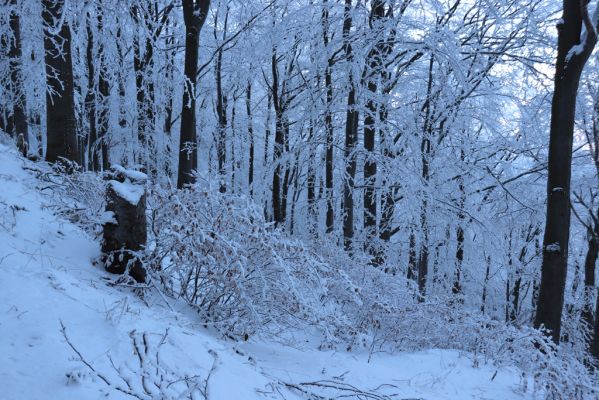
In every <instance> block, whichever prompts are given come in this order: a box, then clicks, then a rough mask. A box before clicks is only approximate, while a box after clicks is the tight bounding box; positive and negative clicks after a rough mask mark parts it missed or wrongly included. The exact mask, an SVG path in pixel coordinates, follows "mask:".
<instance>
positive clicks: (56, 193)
mask: <svg viewBox="0 0 599 400" xmlns="http://www.w3.org/2000/svg"><path fill="white" fill-rule="evenodd" d="M28 169H29V170H31V171H33V172H34V173H35V174H36V175H37V177H38V179H39V181H40V183H39V186H38V187H39V189H40V190H41V191H42V192H45V193H47V194H49V195H50V196H51V197H52V202H51V203H50V204H49V206H50V207H52V208H53V209H54V212H55V213H56V214H57V215H61V216H63V217H64V218H66V219H67V220H69V221H71V222H73V223H76V224H77V225H79V226H80V227H82V228H83V229H84V230H85V231H86V232H87V233H88V234H90V235H92V236H98V235H99V234H100V232H101V225H102V223H103V222H104V220H105V218H106V215H105V212H104V206H105V196H104V192H105V186H106V183H105V182H104V181H103V180H102V175H100V174H97V173H94V172H83V171H80V170H79V169H78V168H70V171H69V173H66V172H65V165H60V164H56V165H54V166H51V165H49V164H46V163H35V164H34V163H29V168H28Z"/></svg>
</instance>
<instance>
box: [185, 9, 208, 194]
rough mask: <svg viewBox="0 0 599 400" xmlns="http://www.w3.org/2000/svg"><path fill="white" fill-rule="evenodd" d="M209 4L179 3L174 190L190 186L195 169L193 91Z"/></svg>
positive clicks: (193, 179)
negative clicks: (181, 55) (180, 70)
mask: <svg viewBox="0 0 599 400" xmlns="http://www.w3.org/2000/svg"><path fill="white" fill-rule="evenodd" d="M209 8H210V0H195V1H194V0H183V19H184V20H185V88H184V90H183V104H182V110H181V136H180V146H179V171H178V175H177V187H178V188H179V189H181V188H182V187H184V186H185V185H187V184H192V183H194V181H195V178H194V176H193V174H192V172H193V170H194V169H195V168H196V167H197V165H196V163H195V161H196V160H197V151H198V150H197V147H196V117H195V105H196V100H195V88H196V81H197V73H198V51H199V44H200V30H201V29H202V26H203V25H204V22H205V21H206V17H207V16H208V9H209Z"/></svg>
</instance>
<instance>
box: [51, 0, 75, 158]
mask: <svg viewBox="0 0 599 400" xmlns="http://www.w3.org/2000/svg"><path fill="white" fill-rule="evenodd" d="M64 4H65V1H64V0H42V5H43V12H42V16H43V18H44V23H45V26H46V29H45V34H44V49H45V53H46V56H45V60H46V84H47V86H48V90H47V91H46V132H47V138H48V148H47V151H46V160H47V161H48V162H52V163H54V162H57V161H59V160H60V158H65V159H67V160H70V161H74V162H79V160H80V158H79V152H78V150H79V148H78V141H77V130H76V125H75V122H76V121H75V102H74V85H73V62H72V58H71V29H70V28H69V24H68V22H67V21H66V20H65V19H63V18H62V14H63V12H64V10H63V8H64ZM56 21H59V22H62V25H61V26H60V27H56V26H54V24H55V22H56ZM57 28H60V29H57ZM56 31H58V34H57V35H56V34H54V33H53V32H56ZM55 43H62V46H61V49H57V48H56V46H55Z"/></svg>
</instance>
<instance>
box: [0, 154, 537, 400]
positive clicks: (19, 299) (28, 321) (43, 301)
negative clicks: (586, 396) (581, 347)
mask: <svg viewBox="0 0 599 400" xmlns="http://www.w3.org/2000/svg"><path fill="white" fill-rule="evenodd" d="M32 166H33V164H30V163H29V161H26V160H23V159H22V158H19V157H18V156H17V155H16V151H13V149H10V148H8V147H7V146H4V145H1V144H0V188H1V189H0V399H1V400H23V399H28V400H35V399H55V400H62V399H82V400H83V399H101V398H102V399H105V398H109V399H131V398H139V399H171V398H172V399H175V398H190V397H191V398H194V399H196V398H197V399H202V398H204V399H211V400H220V399H223V400H225V399H231V400H233V399H239V400H252V399H317V398H342V397H343V398H350V399H351V398H354V399H427V400H449V399H455V400H468V399H497V400H503V399H505V400H509V399H532V398H533V397H534V396H533V393H532V387H531V386H532V385H531V384H530V382H529V378H527V377H523V375H522V373H521V372H520V371H519V370H517V369H516V368H506V367H502V368H497V367H495V366H493V364H492V363H491V362H488V363H478V365H477V363H476V362H474V361H473V359H474V358H473V357H472V356H471V355H469V354H467V353H462V352H458V351H452V350H437V349H430V350H426V351H420V352H410V353H408V352H404V353H396V354H389V353H374V354H369V353H368V352H367V351H365V350H358V351H352V352H344V351H333V350H329V351H319V350H316V347H317V346H316V345H315V344H314V343H312V341H310V340H306V339H305V338H303V339H298V340H297V341H296V343H295V344H294V345H290V344H282V343H270V342H266V341H261V340H260V339H258V338H250V340H249V341H247V342H235V341H232V340H227V339H223V338H222V337H221V335H219V334H218V333H216V332H213V331H211V330H209V329H207V328H205V327H203V326H202V324H201V323H200V322H199V321H198V320H197V319H196V318H194V316H195V314H194V312H193V311H192V310H191V309H190V308H189V306H188V305H187V304H186V303H185V302H178V301H176V300H175V299H171V298H166V297H163V296H161V295H159V293H158V292H156V291H144V293H143V295H139V293H136V292H135V291H134V290H132V289H131V288H128V287H123V286H118V285H114V284H113V282H114V276H111V275H109V274H107V273H106V272H105V271H104V270H103V267H102V266H100V265H95V264H94V260H95V259H97V257H98V256H99V255H100V250H99V243H97V242H96V241H94V240H93V239H92V238H90V237H89V236H88V235H87V234H86V233H85V232H83V231H82V230H81V229H80V228H79V227H77V226H75V225H74V224H72V223H70V222H68V221H66V220H63V219H61V218H60V217H59V216H56V215H55V214H54V213H53V209H54V207H53V204H52V202H53V197H52V196H49V195H47V194H45V192H44V191H43V190H40V182H39V181H37V180H36V178H35V177H34V176H33V175H32V174H31V173H30V172H28V171H27V168H28V167H32ZM318 396H322V397H318Z"/></svg>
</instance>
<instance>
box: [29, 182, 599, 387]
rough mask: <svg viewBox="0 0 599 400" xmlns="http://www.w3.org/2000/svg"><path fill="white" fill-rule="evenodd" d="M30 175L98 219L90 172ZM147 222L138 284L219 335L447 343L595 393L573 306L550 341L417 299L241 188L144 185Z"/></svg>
mask: <svg viewBox="0 0 599 400" xmlns="http://www.w3.org/2000/svg"><path fill="white" fill-rule="evenodd" d="M40 175H41V176H44V177H45V179H44V181H45V182H46V183H48V182H53V186H54V190H59V193H60V194H61V196H60V197H61V199H60V201H58V202H57V204H58V206H57V207H58V211H59V212H61V213H64V214H65V215H66V216H68V217H69V218H70V219H72V220H75V221H76V222H78V223H79V224H81V225H82V226H84V227H86V228H87V229H88V230H89V231H90V232H93V229H90V227H92V226H93V225H94V224H99V223H101V219H102V212H103V207H104V205H103V199H104V196H103V191H104V184H103V182H102V180H101V179H100V178H98V177H96V176H94V175H92V174H82V173H74V174H71V175H69V176H64V177H62V178H60V179H59V177H57V176H54V175H52V174H50V175H48V174H46V175H44V173H41V172H40ZM67 193H68V194H69V195H68V196H64V197H62V195H63V194H67ZM74 197H76V198H77V201H74V200H72V199H73V198H74ZM148 224H149V232H148V233H149V241H148V246H147V248H146V251H145V254H144V255H143V257H144V262H145V264H146V268H147V269H148V270H149V271H150V276H151V279H152V280H153V285H147V287H158V288H160V289H161V290H162V291H164V292H165V293H166V294H168V295H170V296H173V297H177V298H181V299H184V300H185V301H186V302H187V303H188V304H190V305H191V306H192V307H193V308H194V309H196V310H197V313H198V315H199V318H201V319H202V321H203V322H205V323H206V325H209V326H213V327H216V328H217V329H218V330H219V331H220V332H221V333H223V334H224V335H226V336H228V337H232V338H235V339H244V338H247V337H249V336H253V335H256V336H261V337H263V338H268V339H271V340H272V339H279V340H285V339H291V340H292V338H293V337H294V335H295V334H297V333H302V334H307V335H310V336H312V337H314V334H316V335H317V336H319V337H320V338H321V347H322V348H340V349H346V350H359V349H362V350H366V351H368V352H370V353H371V354H374V353H376V352H379V351H393V350H419V349H426V348H446V349H457V350H462V351H465V352H467V353H468V354H471V355H472V357H473V363H474V364H475V365H477V364H480V363H494V364H495V365H497V367H498V368H501V367H507V366H512V365H517V366H518V367H520V368H521V369H522V370H523V371H525V372H527V373H528V376H529V377H532V378H527V377H523V383H522V385H523V386H525V385H527V384H532V385H534V388H535V390H536V393H537V394H538V396H539V398H550V399H586V398H593V396H597V395H599V393H598V392H597V389H596V387H595V386H594V383H593V379H592V376H591V375H590V373H589V371H588V369H587V368H586V367H585V364H584V354H585V352H584V349H583V348H582V347H581V345H580V342H581V338H582V337H583V335H584V332H579V331H578V330H577V329H576V326H579V325H578V324H576V322H575V321H574V320H571V319H572V318H577V317H576V316H573V317H572V318H570V317H568V316H566V318H565V322H564V327H565V328H564V329H565V331H566V332H567V334H568V335H569V336H570V337H571V338H572V340H571V341H569V342H566V343H563V344H562V345H561V346H559V347H555V346H553V344H552V343H551V342H550V341H548V339H547V338H546V337H545V336H544V335H543V334H542V333H540V332H538V331H536V330H533V329H531V328H526V327H524V328H522V327H516V326H514V325H511V324H507V323H505V322H503V321H497V320H493V319H491V318H490V317H488V316H486V315H484V314H482V313H481V312H480V311H479V310H477V309H476V310H475V309H470V308H469V307H468V306H467V305H464V304H463V303H461V302H457V301H455V298H452V296H451V295H448V296H447V297H444V298H443V297H433V296H429V297H428V298H427V299H426V301H424V302H419V301H418V296H417V293H418V291H417V288H416V285H415V283H414V282H412V281H410V280H408V279H406V278H404V277H403V276H400V275H391V274H388V273H385V272H384V268H382V267H381V268H377V267H374V266H372V265H370V264H369V263H368V257H367V256H366V255H363V254H361V253H360V252H359V251H355V252H354V254H353V255H352V256H349V255H348V254H347V253H346V252H345V251H343V250H342V249H340V248H339V247H338V246H337V245H336V244H335V243H333V242H332V241H331V242H326V238H324V240H323V239H321V240H320V241H313V242H310V243H306V242H302V241H300V240H296V239H293V238H290V237H289V236H287V235H285V234H284V233H283V232H281V231H279V230H277V229H275V227H274V226H273V225H272V224H271V223H269V222H267V221H266V220H265V218H264V216H263V211H262V208H261V207H259V206H257V205H255V204H254V203H253V202H252V201H251V200H250V199H248V198H246V197H243V196H237V195H234V194H222V193H219V192H218V191H217V190H215V191H210V192H207V191H202V190H200V189H198V188H191V189H185V190H166V189H162V188H159V187H157V186H155V187H153V188H152V189H151V190H150V192H149V193H148ZM576 315H578V314H576ZM295 337H297V336H295Z"/></svg>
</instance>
